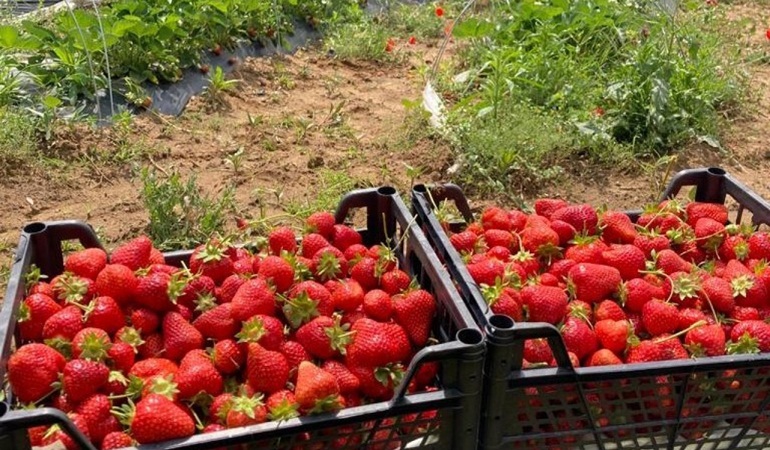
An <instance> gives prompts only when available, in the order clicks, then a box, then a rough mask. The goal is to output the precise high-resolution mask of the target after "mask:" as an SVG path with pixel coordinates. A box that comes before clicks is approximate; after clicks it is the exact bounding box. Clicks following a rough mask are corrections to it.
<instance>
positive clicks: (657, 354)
mask: <svg viewBox="0 0 770 450" xmlns="http://www.w3.org/2000/svg"><path fill="white" fill-rule="evenodd" d="M667 356H668V355H667V354H666V351H665V349H664V348H663V347H662V346H661V345H660V344H658V343H657V342H655V341H641V342H640V343H639V344H638V345H635V346H632V347H630V348H629V349H628V353H627V354H626V364H633V363H644V362H654V361H665V360H667V359H669V358H668V357H667Z"/></svg>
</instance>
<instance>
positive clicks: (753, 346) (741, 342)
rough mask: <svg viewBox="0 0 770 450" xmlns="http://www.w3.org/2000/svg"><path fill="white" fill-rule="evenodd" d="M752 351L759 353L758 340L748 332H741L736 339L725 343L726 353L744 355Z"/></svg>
mask: <svg viewBox="0 0 770 450" xmlns="http://www.w3.org/2000/svg"><path fill="white" fill-rule="evenodd" d="M753 353H759V341H757V339H756V338H754V337H752V336H751V334H749V333H748V332H746V333H743V334H742V335H741V337H740V338H739V339H738V340H737V341H735V342H731V343H729V344H727V354H728V355H746V354H753Z"/></svg>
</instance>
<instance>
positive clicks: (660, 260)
mask: <svg viewBox="0 0 770 450" xmlns="http://www.w3.org/2000/svg"><path fill="white" fill-rule="evenodd" d="M655 264H656V267H657V268H658V269H660V270H662V271H663V272H665V273H666V274H667V275H671V274H672V273H674V272H690V271H691V270H692V264H690V263H689V262H687V261H685V260H684V259H682V257H681V256H679V255H678V254H677V253H676V252H675V251H673V250H670V249H666V250H661V251H659V252H658V253H657V254H656V257H655Z"/></svg>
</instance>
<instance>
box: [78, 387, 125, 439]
mask: <svg viewBox="0 0 770 450" xmlns="http://www.w3.org/2000/svg"><path fill="white" fill-rule="evenodd" d="M111 409H112V402H110V399H109V398H108V397H107V396H106V395H104V394H94V395H91V396H90V397H88V398H87V399H85V400H83V401H82V402H81V403H80V404H79V405H78V406H77V408H75V412H76V413H77V414H78V415H79V416H80V417H82V418H83V420H84V421H85V423H86V425H87V427H88V432H89V433H88V434H89V437H90V438H91V441H92V442H94V443H95V444H97V445H99V444H100V443H101V442H102V440H103V439H104V437H105V436H106V435H107V434H108V433H110V432H116V431H120V424H119V423H118V421H117V419H115V417H113V416H112V414H111V413H110V410H111Z"/></svg>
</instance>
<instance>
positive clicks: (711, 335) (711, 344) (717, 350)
mask: <svg viewBox="0 0 770 450" xmlns="http://www.w3.org/2000/svg"><path fill="white" fill-rule="evenodd" d="M700 220H705V219H700ZM684 343H685V346H686V347H687V350H689V351H690V354H692V355H693V356H695V357H703V356H720V355H724V354H725V332H724V330H723V329H722V327H721V326H720V325H702V326H699V327H696V328H693V329H691V330H690V331H688V332H687V334H686V335H685V337H684Z"/></svg>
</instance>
